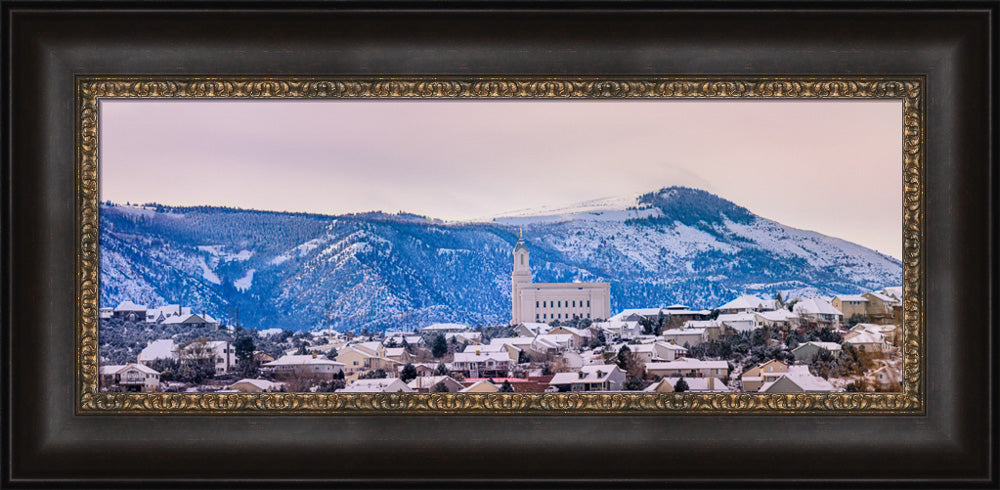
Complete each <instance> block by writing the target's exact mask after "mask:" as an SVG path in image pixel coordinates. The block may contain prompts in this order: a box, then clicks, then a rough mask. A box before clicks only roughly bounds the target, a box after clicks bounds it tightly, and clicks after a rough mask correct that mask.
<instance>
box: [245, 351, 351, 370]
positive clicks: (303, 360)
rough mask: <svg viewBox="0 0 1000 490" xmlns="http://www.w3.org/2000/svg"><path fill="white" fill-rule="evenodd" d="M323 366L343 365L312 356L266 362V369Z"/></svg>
mask: <svg viewBox="0 0 1000 490" xmlns="http://www.w3.org/2000/svg"><path fill="white" fill-rule="evenodd" d="M306 364H309V365H314V364H325V365H330V366H343V365H344V363H342V362H337V361H333V360H330V359H327V358H326V357H323V356H313V355H312V354H291V355H284V356H281V357H279V358H278V359H277V360H274V361H271V362H266V363H264V364H263V365H264V366H267V367H277V366H302V365H306Z"/></svg>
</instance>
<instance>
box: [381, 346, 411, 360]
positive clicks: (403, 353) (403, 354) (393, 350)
mask: <svg viewBox="0 0 1000 490" xmlns="http://www.w3.org/2000/svg"><path fill="white" fill-rule="evenodd" d="M385 357H386V358H388V359H392V360H393V361H396V362H398V363H400V364H406V363H408V362H411V361H413V356H412V355H411V354H410V351H408V350H406V349H405V348H403V347H386V348H385Z"/></svg>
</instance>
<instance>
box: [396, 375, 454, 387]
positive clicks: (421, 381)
mask: <svg viewBox="0 0 1000 490" xmlns="http://www.w3.org/2000/svg"><path fill="white" fill-rule="evenodd" d="M445 380H451V383H450V384H451V385H452V386H459V385H461V384H462V383H459V382H458V381H457V380H456V379H455V378H452V377H451V376H447V375H439V376H418V377H416V378H413V379H412V380H410V382H409V383H406V386H409V387H410V388H413V389H418V388H431V387H433V386H434V385H436V384H438V383H441V382H444V381H445Z"/></svg>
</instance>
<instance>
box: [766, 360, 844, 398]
mask: <svg viewBox="0 0 1000 490" xmlns="http://www.w3.org/2000/svg"><path fill="white" fill-rule="evenodd" d="M803 367H804V366H803ZM782 379H784V380H787V381H791V382H792V383H793V384H795V385H796V386H798V387H799V388H801V389H802V391H837V389H836V388H835V387H834V386H833V385H832V384H830V382H829V381H827V380H825V379H823V378H820V377H819V376H813V375H811V374H808V372H807V373H802V372H793V371H789V372H788V373H787V374H785V375H783V376H781V377H779V378H778V379H776V380H774V381H769V382H767V383H764V384H763V385H761V387H760V391H761V392H764V393H771V392H772V388H773V386H774V385H775V384H777V383H779V382H781V380H782Z"/></svg>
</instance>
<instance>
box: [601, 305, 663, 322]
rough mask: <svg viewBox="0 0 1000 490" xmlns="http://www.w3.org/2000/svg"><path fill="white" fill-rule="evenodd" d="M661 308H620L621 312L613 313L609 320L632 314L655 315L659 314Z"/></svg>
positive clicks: (618, 319) (617, 319)
mask: <svg viewBox="0 0 1000 490" xmlns="http://www.w3.org/2000/svg"><path fill="white" fill-rule="evenodd" d="M661 311H662V310H661V309H660V308H629V309H626V310H622V311H621V313H618V314H617V315H614V316H612V317H611V318H610V320H611V321H621V320H622V319H623V318H628V317H630V316H632V315H639V316H656V315H659V314H660V312H661Z"/></svg>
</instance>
